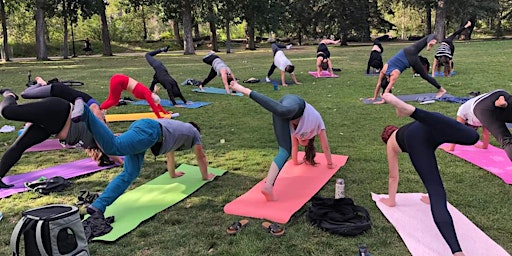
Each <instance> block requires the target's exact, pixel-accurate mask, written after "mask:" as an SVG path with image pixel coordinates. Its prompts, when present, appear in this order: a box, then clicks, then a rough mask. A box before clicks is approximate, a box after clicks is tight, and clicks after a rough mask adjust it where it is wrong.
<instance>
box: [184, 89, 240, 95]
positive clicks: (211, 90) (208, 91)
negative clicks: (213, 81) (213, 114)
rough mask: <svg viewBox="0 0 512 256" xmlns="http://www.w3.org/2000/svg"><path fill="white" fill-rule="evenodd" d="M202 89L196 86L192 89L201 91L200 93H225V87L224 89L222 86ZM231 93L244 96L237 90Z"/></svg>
mask: <svg viewBox="0 0 512 256" xmlns="http://www.w3.org/2000/svg"><path fill="white" fill-rule="evenodd" d="M203 89H204V91H201V89H199V88H196V89H194V90H192V91H193V92H201V93H213V94H227V93H226V89H224V88H222V89H221V88H215V87H204V88H203ZM231 95H236V96H244V95H243V94H241V93H239V92H237V93H236V94H231Z"/></svg>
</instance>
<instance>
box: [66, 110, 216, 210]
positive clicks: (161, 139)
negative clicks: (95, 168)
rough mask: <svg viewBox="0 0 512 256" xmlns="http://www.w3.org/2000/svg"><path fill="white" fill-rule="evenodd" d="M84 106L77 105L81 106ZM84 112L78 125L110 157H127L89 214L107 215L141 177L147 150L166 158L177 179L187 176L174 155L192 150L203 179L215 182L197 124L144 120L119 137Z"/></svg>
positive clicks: (86, 111) (166, 120)
mask: <svg viewBox="0 0 512 256" xmlns="http://www.w3.org/2000/svg"><path fill="white" fill-rule="evenodd" d="M78 104H80V103H79V101H77V105H78ZM81 104H82V106H83V108H81V109H82V110H83V112H82V113H81V115H79V117H80V118H77V119H75V120H76V121H82V122H80V123H82V124H85V126H86V127H87V129H88V130H89V131H90V132H91V133H92V136H93V137H94V139H96V141H97V142H98V145H99V146H100V147H101V148H102V149H103V150H104V151H105V153H107V152H108V153H107V154H112V155H124V156H125V159H124V166H123V171H122V172H121V173H120V174H119V175H117V176H116V177H115V178H114V179H113V180H112V181H111V182H110V183H109V184H108V185H107V187H106V188H105V190H104V191H103V192H102V193H101V195H100V196H99V197H98V198H97V199H96V200H95V201H94V202H93V203H92V204H91V205H90V206H88V207H87V212H88V213H89V214H91V215H92V214H94V213H97V212H99V213H104V212H105V209H106V207H107V206H109V205H111V204H112V203H113V202H114V201H115V200H116V199H117V198H118V197H119V196H121V194H123V193H124V191H125V190H126V189H127V188H128V186H130V184H132V182H133V181H134V180H135V179H136V178H137V177H138V176H139V173H140V171H141V168H142V164H143V163H144V155H145V154H146V150H148V149H151V153H153V155H155V156H158V155H163V154H165V155H166V158H167V170H168V172H169V174H170V176H171V178H177V177H180V176H182V175H184V173H182V172H175V169H174V165H175V160H174V152H175V151H183V150H186V149H192V150H193V151H194V154H195V156H196V160H197V163H198V165H199V170H200V171H201V177H202V179H203V180H211V179H213V177H214V176H215V175H214V174H212V173H208V161H207V160H206V155H205V153H204V151H203V147H202V142H201V135H200V133H199V132H200V129H199V127H198V126H197V125H196V124H195V123H192V122H191V123H184V122H181V121H177V120H171V119H156V120H153V119H146V118H145V119H140V120H137V121H135V122H133V123H132V124H131V125H130V127H129V128H128V130H127V131H126V132H124V133H121V134H120V135H119V136H116V135H114V134H113V133H112V131H111V130H110V129H108V127H107V126H106V125H105V124H104V123H103V122H101V121H100V120H98V118H96V116H95V115H94V114H93V113H92V111H91V110H90V109H89V107H87V105H85V104H84V103H83V102H82V103H81Z"/></svg>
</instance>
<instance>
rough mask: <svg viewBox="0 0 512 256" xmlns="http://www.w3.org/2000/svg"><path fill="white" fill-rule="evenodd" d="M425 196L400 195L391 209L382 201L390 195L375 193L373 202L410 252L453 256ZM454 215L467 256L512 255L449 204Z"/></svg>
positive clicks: (420, 255)
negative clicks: (423, 200)
mask: <svg viewBox="0 0 512 256" xmlns="http://www.w3.org/2000/svg"><path fill="white" fill-rule="evenodd" d="M423 195H425V194H421V193H399V194H397V195H396V206H395V207H388V206H386V205H384V204H383V203H381V202H379V198H381V197H387V195H377V194H374V193H372V199H373V200H374V201H375V203H376V204H377V207H378V208H379V209H380V210H381V212H382V213H383V214H384V216H385V217H386V218H387V219H388V220H389V222H391V224H392V225H393V226H394V227H395V229H396V231H397V232H398V234H399V235H400V237H401V238H402V240H403V241H404V243H405V245H406V246H407V249H409V251H410V252H411V254H412V255H413V256H414V255H419V256H423V255H452V253H451V250H450V247H448V244H447V243H446V242H445V240H444V239H443V237H442V236H441V233H439V230H438V229H437V227H436V225H435V223H434V219H433V217H432V213H431V211H430V205H428V204H425V203H423V202H421V201H420V198H421V196H423ZM447 205H448V210H449V211H450V214H451V215H452V218H453V222H454V225H455V232H457V237H458V240H459V243H460V246H461V248H462V251H463V252H464V254H465V255H466V256H472V255H474V256H481V255H499V256H502V255H503V256H505V255H508V256H510V254H509V253H507V251H505V250H504V249H503V248H502V247H501V246H500V245H499V244H497V243H496V242H494V241H493V240H492V239H491V238H490V237H488V236H487V235H486V234H485V233H484V232H483V231H482V230H480V229H479V228H478V227H477V226H476V225H475V224H473V223H472V222H471V220H469V219H468V218H467V217H466V216H464V214H462V213H461V212H459V210H457V209H456V208H455V207H453V206H452V205H451V204H450V203H448V202H447Z"/></svg>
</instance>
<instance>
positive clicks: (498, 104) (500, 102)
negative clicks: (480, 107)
mask: <svg viewBox="0 0 512 256" xmlns="http://www.w3.org/2000/svg"><path fill="white" fill-rule="evenodd" d="M494 106H496V107H498V108H506V107H507V106H508V103H507V101H506V100H505V97H503V96H500V97H499V98H498V99H497V100H496V101H495V102H494Z"/></svg>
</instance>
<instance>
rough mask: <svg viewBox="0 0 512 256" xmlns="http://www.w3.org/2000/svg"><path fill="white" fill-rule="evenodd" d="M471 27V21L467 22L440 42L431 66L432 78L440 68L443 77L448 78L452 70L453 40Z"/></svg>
mask: <svg viewBox="0 0 512 256" xmlns="http://www.w3.org/2000/svg"><path fill="white" fill-rule="evenodd" d="M470 26H471V21H468V22H467V23H466V25H464V26H462V27H460V28H459V30H457V31H455V32H453V34H451V35H450V36H449V37H447V38H445V39H444V40H443V41H441V45H439V48H437V51H436V55H435V58H434V64H433V65H432V76H435V74H436V71H439V67H440V66H444V77H449V76H451V74H452V70H453V61H452V59H453V54H454V53H455V45H453V39H455V37H456V36H458V35H460V33H462V32H463V31H464V30H465V29H466V28H469V27H470Z"/></svg>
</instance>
